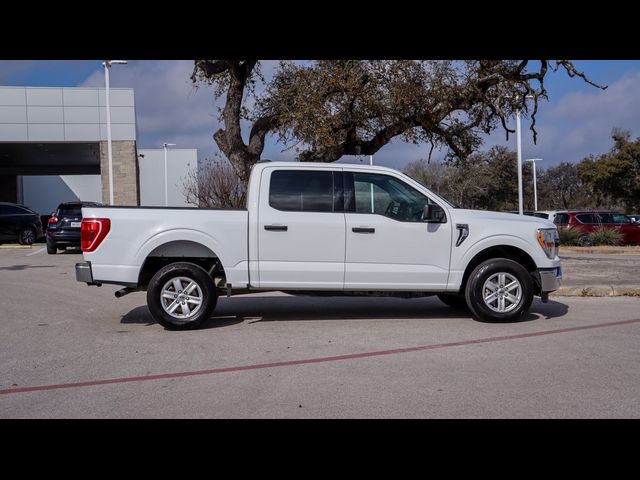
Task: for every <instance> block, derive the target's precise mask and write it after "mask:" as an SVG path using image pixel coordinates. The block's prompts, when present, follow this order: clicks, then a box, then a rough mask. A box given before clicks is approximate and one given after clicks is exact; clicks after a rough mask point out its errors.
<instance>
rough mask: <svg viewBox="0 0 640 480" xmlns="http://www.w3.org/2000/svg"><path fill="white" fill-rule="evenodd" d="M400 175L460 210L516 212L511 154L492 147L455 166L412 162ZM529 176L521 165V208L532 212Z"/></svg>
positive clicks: (514, 164)
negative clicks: (419, 184) (522, 198)
mask: <svg viewBox="0 0 640 480" xmlns="http://www.w3.org/2000/svg"><path fill="white" fill-rule="evenodd" d="M404 172H405V173H406V174H407V175H409V176H411V177H412V178H414V179H415V180H416V181H419V182H420V183H422V184H423V185H425V186H426V187H427V188H429V189H431V190H432V191H433V192H435V193H437V194H439V195H441V196H443V197H444V198H446V199H448V200H449V201H451V202H453V203H454V204H456V205H457V206H459V207H462V208H476V209H481V210H496V211H504V210H517V209H518V178H517V160H516V154H515V152H513V151H511V150H509V149H508V148H506V147H503V146H494V147H492V148H491V149H489V150H488V151H485V152H476V153H474V154H472V155H470V156H469V157H468V158H466V159H464V160H462V161H460V162H457V163H455V164H454V163H443V164H441V163H430V162H427V161H426V160H418V161H416V162H412V163H410V164H409V165H407V167H406V168H405V169H404ZM532 175H533V172H532V170H531V166H530V165H528V164H525V165H523V193H524V195H523V196H524V199H525V203H524V208H525V209H532V208H533V184H532V179H533V176H532Z"/></svg>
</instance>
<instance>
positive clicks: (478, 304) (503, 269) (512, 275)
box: [465, 258, 533, 321]
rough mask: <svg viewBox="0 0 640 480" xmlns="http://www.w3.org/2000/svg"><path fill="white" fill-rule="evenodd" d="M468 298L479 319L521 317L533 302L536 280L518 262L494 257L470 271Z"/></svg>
mask: <svg viewBox="0 0 640 480" xmlns="http://www.w3.org/2000/svg"><path fill="white" fill-rule="evenodd" d="M465 297H466V299H467V304H468V305H469V308H470V309H471V312H472V313H473V314H474V315H475V316H476V317H477V318H478V319H480V320H485V321H513V320H519V319H521V318H522V317H524V315H525V314H526V313H527V311H528V310H529V307H530V306H531V302H532V301H533V281H532V279H531V275H529V272H527V270H526V269H525V268H524V267H523V266H522V265H520V264H519V263H517V262H514V261H513V260H509V259H506V258H492V259H489V260H487V261H485V262H483V263H481V264H480V265H478V266H477V267H476V268H475V269H474V270H473V272H471V275H470V276H469V280H468V281H467V287H466V290H465Z"/></svg>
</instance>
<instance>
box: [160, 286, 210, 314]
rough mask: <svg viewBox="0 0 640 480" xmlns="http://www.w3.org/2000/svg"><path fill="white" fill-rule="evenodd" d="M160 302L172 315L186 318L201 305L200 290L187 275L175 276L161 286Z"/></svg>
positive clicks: (196, 311)
mask: <svg viewBox="0 0 640 480" xmlns="http://www.w3.org/2000/svg"><path fill="white" fill-rule="evenodd" d="M160 304H161V305H162V308H163V309H164V311H165V312H167V313H168V314H169V315H171V316H172V317H174V318H179V319H181V320H184V319H188V318H191V317H193V316H194V315H195V314H196V313H198V310H200V307H202V290H201V289H200V287H199V286H198V284H197V283H196V282H195V281H193V280H192V279H190V278H188V277H175V278H172V279H170V280H169V281H168V282H167V283H165V284H164V287H162V290H161V293H160Z"/></svg>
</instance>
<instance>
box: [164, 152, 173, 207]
mask: <svg viewBox="0 0 640 480" xmlns="http://www.w3.org/2000/svg"><path fill="white" fill-rule="evenodd" d="M175 146H176V144H175V143H163V144H162V147H163V148H164V206H165V207H168V206H169V190H168V188H167V176H168V174H167V147H175Z"/></svg>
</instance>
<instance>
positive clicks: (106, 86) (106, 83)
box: [102, 60, 127, 205]
mask: <svg viewBox="0 0 640 480" xmlns="http://www.w3.org/2000/svg"><path fill="white" fill-rule="evenodd" d="M126 63H127V61H126V60H105V61H104V62H102V65H104V90H105V92H104V93H105V100H106V103H107V152H108V156H109V205H113V156H112V153H111V102H110V101H109V68H111V65H114V64H115V65H124V64H126Z"/></svg>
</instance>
